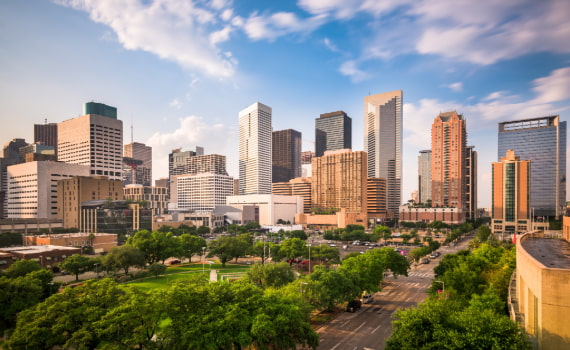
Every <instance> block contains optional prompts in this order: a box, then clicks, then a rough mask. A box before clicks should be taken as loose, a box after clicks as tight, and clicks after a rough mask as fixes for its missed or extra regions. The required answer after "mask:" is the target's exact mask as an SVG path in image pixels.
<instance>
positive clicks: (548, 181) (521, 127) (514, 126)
mask: <svg viewBox="0 0 570 350" xmlns="http://www.w3.org/2000/svg"><path fill="white" fill-rule="evenodd" d="M509 149H512V150H514V151H515V153H516V154H517V156H520V159H521V160H530V161H531V163H530V169H531V170H530V208H531V211H533V212H534V216H535V217H540V216H548V217H555V216H560V215H561V214H564V208H565V203H566V122H562V121H560V116H558V115H556V116H548V117H540V118H532V119H522V120H514V121H510V122H503V123H499V145H498V157H497V158H498V161H500V160H501V157H503V156H504V155H505V154H506V152H507V150H509Z"/></svg>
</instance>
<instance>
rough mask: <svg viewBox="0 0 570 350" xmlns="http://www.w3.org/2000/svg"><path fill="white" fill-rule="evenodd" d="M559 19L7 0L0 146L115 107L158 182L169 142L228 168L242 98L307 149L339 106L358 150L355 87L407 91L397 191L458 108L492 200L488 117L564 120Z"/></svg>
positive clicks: (477, 9) (568, 14) (304, 1)
mask: <svg viewBox="0 0 570 350" xmlns="http://www.w3.org/2000/svg"><path fill="white" fill-rule="evenodd" d="M569 18H570V1H567V0H541V1H536V0H486V1H473V0H463V1H458V0H361V1H357V0H297V1H285V0H281V1H254V0H240V1H231V0H212V1H204V0H123V1H121V0H52V1H48V0H44V1H42V0H26V1H21V0H2V1H0V67H1V68H0V117H1V123H0V126H1V127H0V143H2V144H4V143H6V142H8V141H9V140H11V139H13V138H25V139H26V140H27V141H28V142H32V141H33V124H41V123H44V121H45V120H47V122H51V123H58V122H61V121H64V120H67V119H71V118H74V117H77V116H79V115H82V112H83V104H84V103H85V102H89V101H96V102H101V103H105V104H108V105H111V106H114V107H117V109H118V116H119V119H121V120H122V121H123V128H124V141H125V143H129V142H130V141H131V139H132V140H134V141H136V142H143V143H145V144H147V145H149V146H152V148H153V177H154V178H155V179H156V178H159V177H165V176H167V175H168V153H169V152H170V151H171V150H172V149H175V148H183V149H185V150H189V149H193V148H194V147H196V146H201V147H204V148H205V153H207V154H209V153H219V154H224V155H226V156H227V163H228V164H227V165H228V172H229V173H230V175H232V176H234V177H238V167H237V157H238V133H237V131H238V113H239V111H241V110H242V109H244V108H245V107H247V106H249V105H251V104H252V103H254V102H257V101H259V102H261V103H263V104H265V105H268V106H270V107H271V108H272V110H273V116H272V118H273V119H272V123H273V130H283V129H290V128H292V129H295V130H298V131H300V132H301V133H302V136H303V150H314V141H315V132H314V128H315V119H316V118H318V117H319V115H320V114H322V113H328V112H332V111H337V110H343V111H345V112H346V113H347V114H348V115H349V116H350V117H351V118H352V123H353V125H352V128H353V135H352V139H353V150H363V138H364V135H363V133H364V131H363V119H364V112H363V110H364V102H363V99H364V96H366V95H369V94H378V93H383V92H388V91H393V90H398V89H402V90H403V94H404V97H403V102H404V109H403V131H404V133H403V189H402V199H403V202H404V201H406V200H407V199H409V198H411V197H410V194H411V192H412V191H413V190H416V189H417V183H418V181H417V156H418V151H419V150H422V149H429V148H430V147H431V145H430V132H431V124H432V122H433V120H434V118H435V117H436V116H437V115H438V114H439V113H440V112H444V111H451V110H456V111H457V112H458V113H462V114H463V115H464V117H465V119H466V120H467V132H468V141H467V142H468V144H469V145H474V146H475V150H476V151H477V152H478V160H479V162H478V206H479V207H490V197H491V162H494V161H497V160H498V158H497V156H498V155H497V133H498V122H504V121H509V120H516V119H524V118H534V117H540V116H545V115H556V114H558V115H560V117H561V119H562V120H563V121H568V118H569V115H570V112H569V107H570V45H569V44H568V42H569V41H570V20H568V19H569ZM567 154H568V155H569V156H570V152H567ZM569 164H570V163H569ZM569 183H570V182H569ZM567 192H568V193H569V194H570V191H567Z"/></svg>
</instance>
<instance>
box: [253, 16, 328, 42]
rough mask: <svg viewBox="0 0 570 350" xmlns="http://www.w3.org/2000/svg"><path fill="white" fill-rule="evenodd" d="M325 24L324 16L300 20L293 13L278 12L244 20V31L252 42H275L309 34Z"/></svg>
mask: <svg viewBox="0 0 570 350" xmlns="http://www.w3.org/2000/svg"><path fill="white" fill-rule="evenodd" d="M324 22H325V18H324V17H323V16H313V17H309V18H306V19H303V18H299V17H298V16H297V15H296V14H294V13H292V12H277V13H274V14H271V15H260V14H258V13H257V12H254V13H252V14H251V15H250V16H249V17H248V18H247V19H245V20H244V23H243V29H244V30H245V32H246V34H247V35H248V37H249V38H250V39H252V40H262V39H266V40H270V41H272V40H275V39H276V38H278V37H280V36H283V35H286V34H291V33H307V32H311V31H313V30H315V29H316V28H318V27H319V26H321V25H322V24H323V23H324Z"/></svg>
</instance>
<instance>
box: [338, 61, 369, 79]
mask: <svg viewBox="0 0 570 350" xmlns="http://www.w3.org/2000/svg"><path fill="white" fill-rule="evenodd" d="M339 72H340V73H341V74H342V75H346V76H348V77H350V80H351V81H352V82H354V83H358V82H361V81H363V80H366V79H369V78H370V75H369V74H368V73H366V72H364V71H362V70H360V69H358V67H357V66H356V62H355V61H346V62H344V63H343V64H342V65H341V66H340V68H339Z"/></svg>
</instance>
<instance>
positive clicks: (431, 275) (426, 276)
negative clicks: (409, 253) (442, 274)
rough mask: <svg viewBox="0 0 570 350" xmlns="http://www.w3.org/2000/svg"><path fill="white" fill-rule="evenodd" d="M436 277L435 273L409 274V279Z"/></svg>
mask: <svg viewBox="0 0 570 350" xmlns="http://www.w3.org/2000/svg"><path fill="white" fill-rule="evenodd" d="M434 276H435V274H434V273H433V272H421V273H420V272H411V273H409V274H408V277H422V278H433V277H434Z"/></svg>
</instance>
